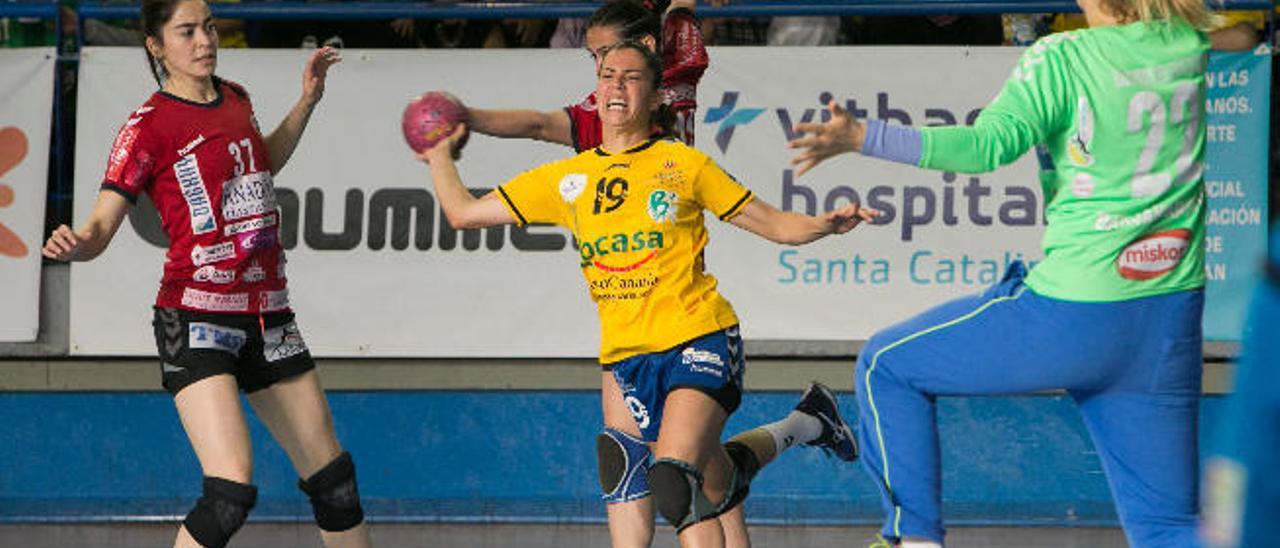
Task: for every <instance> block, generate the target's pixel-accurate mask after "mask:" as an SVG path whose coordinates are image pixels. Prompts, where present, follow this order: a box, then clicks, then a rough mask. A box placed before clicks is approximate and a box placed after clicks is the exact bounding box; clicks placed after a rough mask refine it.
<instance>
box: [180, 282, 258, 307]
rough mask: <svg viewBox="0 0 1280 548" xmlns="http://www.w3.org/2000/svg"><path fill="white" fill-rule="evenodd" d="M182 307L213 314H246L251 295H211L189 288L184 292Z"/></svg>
mask: <svg viewBox="0 0 1280 548" xmlns="http://www.w3.org/2000/svg"><path fill="white" fill-rule="evenodd" d="M182 306H186V307H189V308H194V309H196V310H209V311H213V312H245V311H247V310H249V294H248V293H210V292H208V291H200V290H199V289H192V288H190V287H188V288H186V289H183V290H182Z"/></svg>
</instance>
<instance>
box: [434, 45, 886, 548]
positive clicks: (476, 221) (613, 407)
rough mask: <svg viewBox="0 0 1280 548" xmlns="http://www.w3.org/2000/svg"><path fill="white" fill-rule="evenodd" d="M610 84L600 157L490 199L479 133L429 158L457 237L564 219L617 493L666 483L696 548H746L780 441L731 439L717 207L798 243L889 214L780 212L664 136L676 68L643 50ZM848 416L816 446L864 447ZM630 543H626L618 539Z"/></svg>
mask: <svg viewBox="0 0 1280 548" xmlns="http://www.w3.org/2000/svg"><path fill="white" fill-rule="evenodd" d="M598 76H599V77H598V80H597V88H596V96H597V98H598V100H599V104H600V106H601V119H602V125H603V131H604V137H603V142H602V145H601V146H600V147H597V148H596V149H594V150H589V151H585V152H583V153H581V154H579V155H578V156H575V157H573V158H570V159H567V160H562V161H559V162H553V163H550V164H547V165H544V166H541V167H538V168H536V169H533V170H531V171H528V172H526V173H524V174H521V175H519V176H517V177H516V178H515V179H513V180H511V181H509V182H508V183H506V184H504V185H502V186H500V187H499V188H498V189H497V190H495V191H494V192H492V193H490V194H488V195H486V196H484V197H482V198H475V197H473V196H472V195H471V194H470V192H469V191H468V190H467V189H466V188H465V187H464V186H463V185H462V181H461V180H460V178H459V176H458V172H457V169H456V167H455V165H454V163H453V158H452V152H453V147H454V146H455V145H456V143H457V140H458V139H459V138H460V137H461V136H462V135H463V134H464V132H465V131H466V129H465V128H459V129H458V130H457V131H456V132H455V134H454V135H453V136H452V137H450V138H449V139H447V140H445V141H442V142H441V143H439V144H438V145H437V146H436V147H435V148H432V149H430V150H427V151H426V152H425V153H423V154H422V155H420V158H421V159H422V160H424V161H426V162H428V163H429V164H430V166H431V176H432V180H433V183H434V186H435V190H436V194H437V197H438V199H439V200H440V205H441V208H442V209H443V210H444V213H445V215H446V216H447V217H448V219H449V222H450V224H452V225H454V226H455V227H457V228H479V227H484V226H492V225H499V224H510V223H518V224H525V223H554V224H557V225H560V226H564V227H566V228H568V229H569V230H570V231H572V232H573V235H574V237H575V240H576V241H577V242H578V246H579V247H578V257H579V261H580V265H581V266H582V269H583V275H584V277H585V278H586V281H587V285H588V287H589V289H590V291H591V297H592V299H593V300H594V301H595V302H596V305H597V307H598V310H599V315H600V325H601V331H602V337H601V341H602V342H601V349H600V362H601V364H602V365H603V367H604V369H605V373H604V374H603V383H604V395H603V406H604V418H605V424H606V426H607V427H608V428H606V433H608V432H610V431H613V432H616V433H617V434H620V435H621V436H615V437H612V438H610V439H611V440H613V441H614V442H617V443H618V445H619V446H620V447H619V449H615V450H613V453H614V454H616V455H618V458H616V459H611V458H606V453H607V452H608V451H607V450H606V449H607V447H605V446H607V445H608V443H612V442H609V441H608V440H606V439H605V437H603V436H602V438H601V445H602V448H601V480H602V484H603V486H604V487H606V491H607V490H608V488H609V487H610V485H611V484H614V483H618V484H619V485H628V484H631V483H633V482H638V481H647V486H648V487H647V489H646V490H645V492H644V493H643V495H648V494H649V493H648V492H649V490H651V491H652V497H646V498H644V499H642V504H645V505H650V504H651V505H653V506H656V509H657V511H658V512H659V513H660V514H662V515H663V517H665V518H666V519H667V520H668V521H669V522H670V523H671V524H672V525H673V526H674V527H675V528H676V530H677V532H678V535H679V539H680V542H681V545H683V546H746V545H747V544H748V540H747V536H746V527H745V522H744V521H743V518H742V512H741V507H740V506H739V505H738V503H739V502H741V500H742V498H743V497H745V494H746V487H747V485H746V484H747V481H749V479H750V477H751V476H752V475H753V474H754V473H755V471H757V470H758V468H759V466H762V465H763V464H764V463H767V462H768V461H769V460H770V459H772V458H773V456H774V455H775V454H776V452H775V451H776V448H775V447H772V442H770V444H769V445H770V446H769V447H765V448H763V450H757V449H756V444H754V443H752V442H751V441H750V440H744V441H743V443H738V444H737V445H735V444H734V443H733V442H731V443H730V444H728V445H727V446H721V445H720V441H719V440H720V435H721V433H722V431H723V429H724V424H725V421H726V420H727V419H728V417H729V415H730V414H731V413H733V412H734V410H736V409H737V406H738V403H739V401H740V400H741V395H742V375H743V365H744V362H743V358H742V341H741V338H740V336H739V333H738V318H737V315H735V314H734V311H733V308H732V306H730V305H729V303H728V301H726V300H725V299H724V298H723V297H721V296H720V295H719V293H717V291H716V279H715V278H714V277H713V276H711V275H710V274H708V273H707V272H706V271H705V269H704V264H703V250H704V249H705V247H706V245H707V232H706V228H705V227H704V225H703V210H704V209H705V210H708V211H710V212H711V213H713V214H714V215H716V216H717V217H718V218H719V219H721V220H724V221H727V222H730V223H733V224H734V225H736V226H738V227H740V228H743V229H745V230H748V231H750V232H752V233H755V234H757V235H760V236H762V237H764V238H765V239H768V240H770V241H774V242H778V243H784V244H790V245H799V244H804V243H808V242H812V241H814V240H817V239H819V238H822V237H824V236H827V235H830V234H842V233H845V232H848V231H849V230H851V229H853V228H854V227H855V226H857V225H858V224H859V223H861V222H863V221H870V220H872V219H873V218H874V217H875V215H876V212H874V211H871V210H867V209H863V208H861V207H859V206H857V205H849V206H846V207H844V208H842V209H839V210H836V211H831V212H828V213H826V214H824V215H821V216H817V217H811V216H808V215H801V214H797V213H790V212H781V211H778V210H777V209H775V208H773V207H772V206H770V205H768V204H766V203H764V202H763V201H762V200H759V199H756V198H755V196H754V195H753V194H752V193H751V192H750V191H749V190H747V189H746V188H745V187H744V186H742V185H741V184H739V183H738V182H736V181H735V180H733V178H731V177H730V176H729V175H728V174H726V173H725V172H724V171H723V170H721V169H720V168H719V167H718V166H717V165H715V163H714V162H712V161H711V160H710V159H709V158H707V156H706V155H704V154H702V153H700V152H698V151H696V150H694V149H692V148H689V147H688V146H686V145H684V144H681V143H677V142H673V141H666V140H662V139H658V138H654V137H652V128H653V120H654V119H655V111H657V110H659V109H660V108H661V98H660V95H659V94H658V88H659V85H658V84H659V81H660V78H661V61H660V60H659V59H658V57H657V56H656V55H655V54H653V52H651V51H650V50H649V49H648V48H646V47H644V46H643V45H641V44H637V43H633V42H623V43H621V44H618V45H617V46H614V47H613V48H611V49H609V50H608V51H607V52H606V53H605V54H604V55H603V56H602V61H601V65H600V70H599V75H598ZM814 392H815V391H813V390H811V393H814ZM817 392H823V393H825V395H826V396H829V392H826V391H825V390H819V391H817ZM819 395H823V394H819ZM809 399H810V398H806V400H809ZM803 405H804V402H802V406H803ZM831 410H832V412H833V413H834V405H832V407H831ZM800 411H801V409H800V407H798V408H797V413H799V412H800ZM810 418H812V417H810ZM835 419H836V422H837V423H838V426H839V428H831V427H830V425H831V423H829V422H824V423H823V424H821V425H820V426H819V427H818V432H816V433H810V434H809V436H808V438H809V439H810V440H814V439H817V438H819V437H823V436H825V437H826V442H828V443H836V442H837V441H838V442H839V443H843V444H845V445H846V446H847V448H848V449H849V451H850V453H852V447H851V444H852V441H851V440H850V439H849V437H850V436H849V431H848V428H847V426H845V425H844V424H843V421H840V420H839V418H838V416H836V417H835ZM835 430H838V432H833V431H835ZM766 437H767V436H766ZM637 438H640V439H637ZM641 439H642V440H643V441H641ZM837 439H838V440H837ZM624 440H625V441H624ZM644 442H648V443H650V444H652V451H653V459H652V463H651V464H648V465H647V466H646V467H639V468H647V470H645V469H640V470H637V467H636V466H634V464H636V463H637V461H636V460H633V458H634V457H637V456H639V455H640V452H639V451H636V452H633V451H632V449H634V448H635V446H636V444H641V446H643V443H644ZM787 446H789V444H788V445H787ZM785 447H786V446H781V448H783V449H785ZM646 461H648V459H647V458H641V459H640V460H639V463H641V464H642V463H644V462H646ZM645 472H647V473H645ZM637 495H639V493H637ZM646 507H647V508H652V506H646ZM609 511H610V515H611V516H612V515H613V513H614V507H613V505H611V506H610V508H609ZM649 512H650V513H649V514H648V515H649V516H650V523H651V522H652V520H651V517H652V510H649ZM640 515H641V516H642V515H643V514H640ZM717 518H718V519H717ZM612 521H613V520H611V524H612ZM614 540H615V544H621V543H622V542H620V538H619V536H618V535H617V532H616V531H614ZM645 543H646V544H647V541H646V542H645Z"/></svg>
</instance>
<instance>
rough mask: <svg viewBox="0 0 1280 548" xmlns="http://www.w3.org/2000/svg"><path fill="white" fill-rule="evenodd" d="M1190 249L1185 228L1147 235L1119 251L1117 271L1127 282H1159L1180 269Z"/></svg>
mask: <svg viewBox="0 0 1280 548" xmlns="http://www.w3.org/2000/svg"><path fill="white" fill-rule="evenodd" d="M1190 247H1191V231H1190V230H1187V229H1185V228H1178V229H1174V230H1165V231H1163V232H1157V233H1155V234H1148V235H1146V236H1143V237H1141V238H1138V239H1137V240H1134V241H1133V243H1130V244H1129V245H1128V246H1125V248H1124V249H1122V250H1120V256H1118V257H1116V270H1118V271H1119V272H1120V276H1122V277H1124V278H1125V279H1127V280H1135V281H1145V280H1151V279H1154V278H1158V277H1160V276H1163V275H1165V274H1168V273H1169V272H1171V271H1172V270H1173V269H1174V268H1177V266H1178V263H1181V262H1182V257H1183V256H1185V255H1186V253H1187V250H1188V249H1189V248H1190Z"/></svg>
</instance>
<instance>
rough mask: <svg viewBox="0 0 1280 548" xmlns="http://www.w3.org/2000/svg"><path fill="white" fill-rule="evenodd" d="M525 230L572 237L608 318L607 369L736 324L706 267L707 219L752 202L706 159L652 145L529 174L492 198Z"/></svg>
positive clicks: (596, 153)
mask: <svg viewBox="0 0 1280 548" xmlns="http://www.w3.org/2000/svg"><path fill="white" fill-rule="evenodd" d="M494 192H495V193H497V194H498V195H499V197H501V199H502V202H503V204H504V205H505V206H506V208H507V210H508V211H509V212H510V213H511V216H512V217H513V218H514V219H516V221H517V222H518V223H519V224H521V225H524V224H527V223H552V224H556V225H560V226H563V227H565V228H568V229H569V231H570V232H572V233H573V237H574V241H575V244H576V245H577V247H578V257H579V265H580V266H581V267H582V275H583V277H585V278H586V282H587V287H588V289H589V290H590V291H591V299H592V300H593V301H595V303H596V308H597V310H598V312H599V315H600V333H601V337H600V339H601V340H600V362H601V363H606V364H607V363H613V362H616V361H619V360H623V359H626V358H629V357H631V356H635V355H639V354H646V353H651V352H660V351H663V350H667V349H669V348H672V347H674V346H676V345H678V344H680V343H682V342H685V341H688V340H691V339H694V338H697V337H699V336H702V335H705V334H707V333H711V332H713V331H718V330H721V329H725V328H727V327H731V326H733V325H736V324H737V323H738V318H737V316H736V315H735V314H734V312H733V307H732V306H730V305H729V302H728V301H726V300H725V299H724V297H721V296H720V294H719V293H718V292H717V291H716V279H715V277H714V276H712V275H711V274H708V273H707V272H706V271H705V269H704V267H705V265H704V262H703V250H704V249H705V248H706V246H707V230H706V227H705V226H704V225H703V214H702V210H704V209H706V210H709V211H710V212H711V213H713V214H715V215H716V217H718V218H719V219H720V220H722V221H725V220H728V219H730V218H732V217H733V216H734V215H737V214H738V213H739V212H741V211H742V208H743V206H745V205H746V204H747V203H748V202H750V201H751V199H752V198H753V195H752V193H751V191H749V190H747V189H746V188H745V187H743V186H742V185H741V184H739V183H738V182H737V181H735V180H734V179H733V178H732V177H730V176H729V175H728V174H727V173H725V172H724V170H722V169H720V166H718V165H716V164H715V162H713V161H711V159H710V158H709V157H707V155H706V154H703V153H702V152H699V151H698V150H696V149H694V148H691V147H689V146H687V145H685V144H683V143H680V142H675V141H667V140H658V139H653V140H649V141H647V142H645V143H643V144H640V145H638V146H635V147H632V148H630V149H628V150H626V151H623V152H621V153H617V154H612V153H609V152H607V151H605V150H603V149H602V148H595V149H592V150H588V151H585V152H583V153H581V154H578V155H577V156H574V157H572V158H568V159H565V160H560V161H558V162H553V163H550V164H546V165H543V166H540V167H538V168H535V169H532V170H530V171H526V172H524V173H522V174H520V175H518V176H516V177H515V178H514V179H512V180H510V181H508V182H507V183H506V184H503V185H502V186H500V187H498V189H497V190H494Z"/></svg>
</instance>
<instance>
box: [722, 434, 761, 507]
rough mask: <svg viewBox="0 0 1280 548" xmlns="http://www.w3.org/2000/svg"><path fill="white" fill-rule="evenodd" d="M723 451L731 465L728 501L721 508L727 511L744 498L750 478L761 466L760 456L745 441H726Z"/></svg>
mask: <svg viewBox="0 0 1280 548" xmlns="http://www.w3.org/2000/svg"><path fill="white" fill-rule="evenodd" d="M724 453H727V455H728V460H730V463H732V465H733V488H732V490H730V493H728V502H727V503H726V506H724V510H723V512H728V511H730V510H733V507H735V506H737V504H740V503H741V502H742V501H744V499H746V494H748V492H749V490H750V489H751V480H754V479H755V475H756V474H759V472H760V467H762V466H760V458H759V457H756V456H755V452H754V451H751V448H750V447H748V446H746V444H745V443H740V442H728V443H726V444H724Z"/></svg>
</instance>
